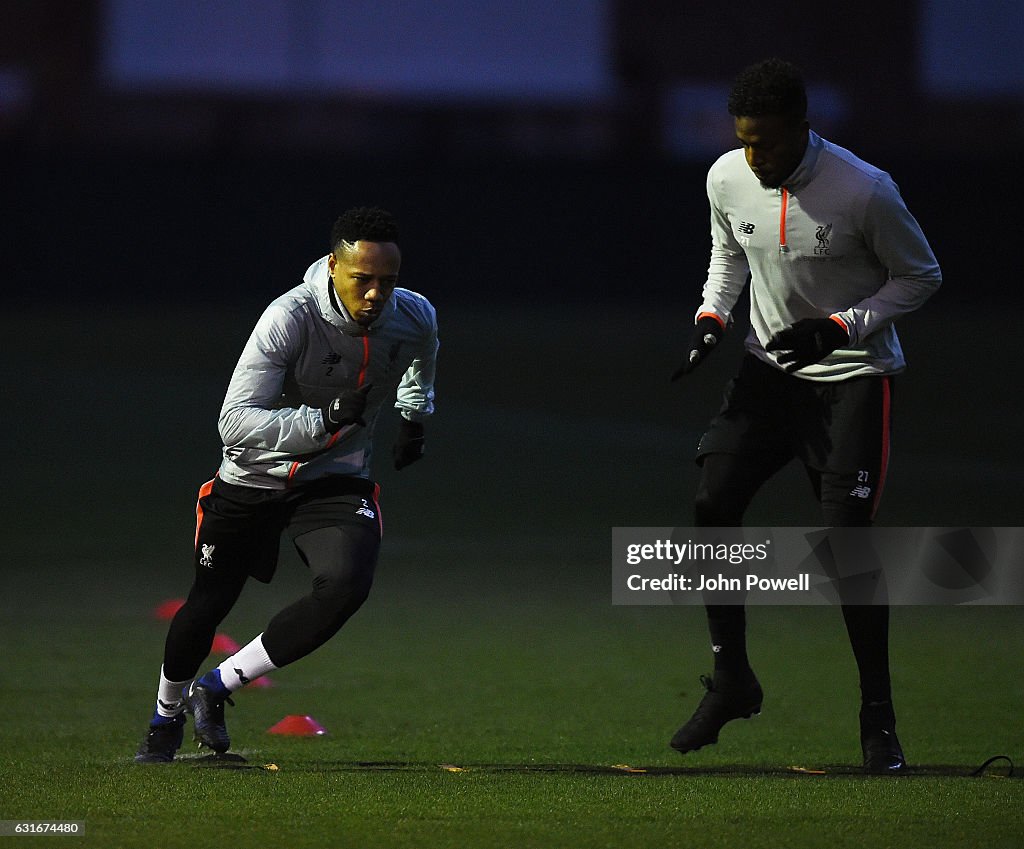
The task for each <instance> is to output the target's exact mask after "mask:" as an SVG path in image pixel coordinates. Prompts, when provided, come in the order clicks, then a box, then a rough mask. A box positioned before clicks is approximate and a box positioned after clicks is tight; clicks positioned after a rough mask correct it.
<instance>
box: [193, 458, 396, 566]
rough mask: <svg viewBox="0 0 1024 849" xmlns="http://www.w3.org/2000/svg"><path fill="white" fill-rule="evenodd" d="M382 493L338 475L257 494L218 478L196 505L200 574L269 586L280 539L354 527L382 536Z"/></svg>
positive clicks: (375, 487) (201, 493)
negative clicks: (246, 578)
mask: <svg viewBox="0 0 1024 849" xmlns="http://www.w3.org/2000/svg"><path fill="white" fill-rule="evenodd" d="M379 495H380V487H379V486H378V485H377V484H375V483H374V482H373V481H370V480H366V479H365V478H355V477H346V476H342V475H336V476H334V477H328V478H322V479H320V480H316V481H311V482H310V483H308V484H305V485H303V486H301V487H295V488H293V489H257V488H255V487H250V486H237V485H235V484H230V483H226V482H225V481H223V480H221V479H220V478H219V477H216V478H214V479H213V480H212V481H207V482H206V483H205V484H203V486H202V487H201V488H200V490H199V500H198V501H197V503H196V540H195V563H196V568H197V569H217V570H224V571H226V572H232V573H239V572H240V573H242V574H249V575H251V576H252V577H254V578H256V579H257V580H259V581H262V582H264V583H269V582H270V580H271V579H272V578H273V577H274V571H275V570H276V568H277V558H278V551H279V548H280V543H281V536H282V534H284V533H285V532H287V533H288V535H289V536H290V537H291V539H292V540H294V539H295V538H296V537H298V536H301V535H302V534H304V533H307V532H308V531H315V530H318V529H319V528H328V527H334V526H337V525H344V524H356V525H362V526H365V527H367V528H369V529H371V530H373V531H374V532H375V533H376V534H377V535H378V538H379V537H380V536H381V535H383V529H384V528H383V523H382V521H381V514H380V504H379Z"/></svg>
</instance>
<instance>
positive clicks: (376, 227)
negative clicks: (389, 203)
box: [331, 206, 398, 253]
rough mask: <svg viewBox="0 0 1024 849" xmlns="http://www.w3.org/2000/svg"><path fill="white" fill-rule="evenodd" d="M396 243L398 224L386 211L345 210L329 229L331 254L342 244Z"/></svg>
mask: <svg viewBox="0 0 1024 849" xmlns="http://www.w3.org/2000/svg"><path fill="white" fill-rule="evenodd" d="M358 241H366V242H397V241H398V222H397V221H396V220H395V216H393V215H392V214H391V213H390V212H388V211H387V210H386V209H381V208H380V207H377V206H357V207H354V208H353V209H349V210H346V211H345V212H343V213H342V214H341V215H340V216H338V219H337V220H336V221H335V222H334V226H333V227H331V252H332V253H333V252H334V251H336V250H337V249H338V247H339V246H340V245H341V244H342V243H343V242H348V243H350V244H351V243H352V242H358Z"/></svg>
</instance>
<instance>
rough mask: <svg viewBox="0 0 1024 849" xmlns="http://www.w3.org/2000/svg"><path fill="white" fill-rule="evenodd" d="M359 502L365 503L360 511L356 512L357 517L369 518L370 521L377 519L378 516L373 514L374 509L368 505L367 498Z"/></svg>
mask: <svg viewBox="0 0 1024 849" xmlns="http://www.w3.org/2000/svg"><path fill="white" fill-rule="evenodd" d="M359 500H360V501H362V502H363V506H362V507H360V508H359V509H358V510H356V515H357V516H366V518H368V519H376V518H377V514H376V513H374V512H373V508H372V507H370V505H369V503H367V501H366V499H365V498H360V499H359Z"/></svg>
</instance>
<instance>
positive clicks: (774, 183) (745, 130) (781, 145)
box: [735, 115, 809, 189]
mask: <svg viewBox="0 0 1024 849" xmlns="http://www.w3.org/2000/svg"><path fill="white" fill-rule="evenodd" d="M735 124H736V138H737V139H739V142H740V144H741V145H743V153H744V154H745V155H746V157H747V165H749V166H750V170H751V171H753V172H754V176H755V177H757V179H758V180H760V181H761V185H762V186H764V187H766V188H769V189H777V188H779V187H780V186H781V185H782V184H783V183H785V182H786V178H787V177H789V175H790V174H792V173H793V172H794V171H795V170H796V167H797V166H798V165H799V164H800V160H801V159H803V158H804V152H805V151H806V150H807V133H808V129H809V125H808V123H807V122H806V121H793V120H791V119H788V118H784V117H782V116H781V115H762V116H760V117H758V118H746V117H738V118H736V120H735Z"/></svg>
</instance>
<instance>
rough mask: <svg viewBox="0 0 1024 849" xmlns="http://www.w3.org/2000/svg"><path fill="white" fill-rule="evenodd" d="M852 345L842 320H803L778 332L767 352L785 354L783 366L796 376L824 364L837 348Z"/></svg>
mask: <svg viewBox="0 0 1024 849" xmlns="http://www.w3.org/2000/svg"><path fill="white" fill-rule="evenodd" d="M849 342H850V334H849V333H847V332H846V328H845V327H844V326H843V325H842V324H840V323H839V322H838V321H834V320H833V319H831V318H802V319H800V321H798V322H797V323H796V324H794V325H793V326H792V327H787V328H786V329H785V330H780V331H779V332H778V333H776V334H775V335H774V336H773V337H772V338H771V339H769V340H768V344H767V345H765V346H764V347H765V350H767V351H785V352H786V353H784V354H779V357H778V360H779V365H780V366H785V367H786V371H787V372H790V373H792V372H794V371H796V370H797V369H802V368H803V367H804V366H809V365H813V364H814V363H820V362H821V361H822V360H823V359H825V357H827V356H828V355H829V354H831V353H832V352H833V351H834V350H835V349H836V348H841V347H842V346H843V345H847V344H849Z"/></svg>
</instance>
